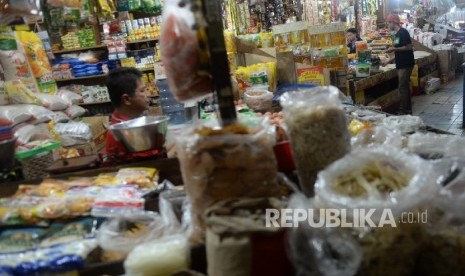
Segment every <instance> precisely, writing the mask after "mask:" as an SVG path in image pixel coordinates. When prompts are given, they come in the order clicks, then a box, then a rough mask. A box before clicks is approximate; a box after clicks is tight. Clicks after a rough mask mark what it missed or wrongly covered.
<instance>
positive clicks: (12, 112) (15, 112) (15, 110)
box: [0, 105, 32, 126]
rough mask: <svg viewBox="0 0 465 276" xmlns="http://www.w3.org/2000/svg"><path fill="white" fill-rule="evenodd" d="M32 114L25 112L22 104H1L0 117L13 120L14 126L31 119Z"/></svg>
mask: <svg viewBox="0 0 465 276" xmlns="http://www.w3.org/2000/svg"><path fill="white" fill-rule="evenodd" d="M31 118H32V115H31V114H29V113H28V112H25V111H24V110H23V109H22V108H21V105H8V106H0V119H5V120H8V121H10V122H11V124H12V125H13V126H15V125H18V124H21V123H23V122H26V121H29V120H30V119H31Z"/></svg>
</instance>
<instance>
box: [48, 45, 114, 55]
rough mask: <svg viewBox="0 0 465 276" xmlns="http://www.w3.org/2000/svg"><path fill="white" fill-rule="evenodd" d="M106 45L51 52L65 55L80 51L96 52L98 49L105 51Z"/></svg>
mask: <svg viewBox="0 0 465 276" xmlns="http://www.w3.org/2000/svg"><path fill="white" fill-rule="evenodd" d="M106 48H107V46H106V45H95V46H90V47H83V48H76V49H66V50H59V51H52V53H54V54H66V53H74V52H80V51H87V50H98V49H106Z"/></svg>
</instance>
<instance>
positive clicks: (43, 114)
mask: <svg viewBox="0 0 465 276" xmlns="http://www.w3.org/2000/svg"><path fill="white" fill-rule="evenodd" d="M19 107H20V108H21V109H22V110H23V111H25V112H26V113H29V114H32V116H33V118H32V121H30V123H31V124H40V123H46V122H49V121H51V120H53V119H55V113H53V111H50V110H48V109H47V108H45V107H43V106H38V105H32V104H22V105H20V106H19Z"/></svg>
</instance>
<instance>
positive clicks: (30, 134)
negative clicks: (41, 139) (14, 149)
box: [15, 124, 41, 145]
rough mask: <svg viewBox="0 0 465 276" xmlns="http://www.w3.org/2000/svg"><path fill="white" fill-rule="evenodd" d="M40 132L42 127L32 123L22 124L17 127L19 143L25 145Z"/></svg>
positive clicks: (16, 133) (16, 132)
mask: <svg viewBox="0 0 465 276" xmlns="http://www.w3.org/2000/svg"><path fill="white" fill-rule="evenodd" d="M40 132H41V130H40V128H38V127H36V126H35V125H31V124H22V125H18V126H17V127H16V128H15V135H16V136H17V137H18V143H19V144H20V145H25V144H27V143H29V142H31V141H33V140H34V137H35V136H36V135H38V134H39V133H40Z"/></svg>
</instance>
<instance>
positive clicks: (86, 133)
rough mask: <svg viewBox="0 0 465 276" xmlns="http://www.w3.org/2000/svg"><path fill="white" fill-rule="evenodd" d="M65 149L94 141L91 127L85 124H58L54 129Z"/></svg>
mask: <svg viewBox="0 0 465 276" xmlns="http://www.w3.org/2000/svg"><path fill="white" fill-rule="evenodd" d="M54 130H55V132H56V133H57V134H58V135H59V136H60V140H61V143H62V145H63V146H64V147H68V146H74V145H80V144H85V143H88V142H90V141H92V131H91V129H90V126H89V125H88V124H86V123H83V122H68V123H58V124H56V125H55V127H54Z"/></svg>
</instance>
